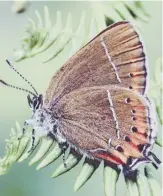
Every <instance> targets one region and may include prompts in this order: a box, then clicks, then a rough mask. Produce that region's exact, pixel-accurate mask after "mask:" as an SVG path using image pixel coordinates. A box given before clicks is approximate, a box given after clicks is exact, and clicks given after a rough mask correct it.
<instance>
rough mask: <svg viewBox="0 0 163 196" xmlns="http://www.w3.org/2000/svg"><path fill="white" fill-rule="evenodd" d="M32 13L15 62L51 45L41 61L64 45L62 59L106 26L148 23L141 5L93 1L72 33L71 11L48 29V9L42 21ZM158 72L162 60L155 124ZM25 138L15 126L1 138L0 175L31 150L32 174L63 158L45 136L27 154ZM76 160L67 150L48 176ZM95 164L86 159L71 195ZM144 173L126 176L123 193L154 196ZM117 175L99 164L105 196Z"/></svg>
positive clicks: (148, 175)
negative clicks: (3, 145) (63, 161)
mask: <svg viewBox="0 0 163 196" xmlns="http://www.w3.org/2000/svg"><path fill="white" fill-rule="evenodd" d="M99 10H100V13H99ZM97 12H98V14H97ZM35 13H36V17H37V23H36V22H34V21H33V20H32V19H31V18H29V23H28V25H27V26H26V27H25V32H26V35H25V36H24V37H23V38H22V39H21V46H20V49H18V50H15V51H14V56H15V60H16V61H20V60H23V59H25V58H30V57H33V56H36V55H38V54H40V53H44V52H45V51H46V50H48V49H50V48H51V47H54V48H53V53H51V54H50V55H49V56H48V57H47V58H46V59H44V62H49V61H50V60H52V59H54V58H55V57H57V55H58V54H60V53H63V51H64V49H65V48H66V47H67V46H68V47H69V50H67V51H68V52H67V53H66V55H65V56H64V59H65V61H66V60H67V59H68V58H69V57H70V56H72V55H73V54H74V53H75V52H76V51H77V50H79V49H80V48H81V47H82V46H84V45H85V44H86V43H87V42H88V41H90V40H91V39H92V38H93V37H94V36H95V35H96V34H98V33H99V32H100V31H101V30H102V29H104V28H105V27H106V26H108V25H110V24H112V23H114V22H117V21H119V20H130V21H131V22H132V23H134V24H136V26H138V27H139V28H140V29H141V26H142V24H144V23H142V21H143V22H144V21H145V22H147V21H148V19H149V15H148V14H147V13H146V11H145V9H144V7H143V5H142V3H141V2H140V1H133V2H126V1H121V2H116V1H114V2H100V3H99V4H97V5H94V4H93V3H92V18H91V19H90V20H89V22H88V21H87V14H86V13H85V12H83V13H82V14H81V18H80V22H79V25H78V27H77V28H76V30H74V29H73V26H72V23H73V21H72V15H71V13H69V14H68V16H67V21H66V24H64V25H63V21H62V13H61V12H60V11H58V12H57V13H56V21H55V25H52V21H51V19H50V16H49V11H48V8H47V7H44V20H43V19H42V17H41V15H40V14H39V12H38V11H36V12H35ZM161 74H162V70H161V61H160V60H158V62H157V63H156V66H155V70H154V74H153V76H152V77H151V84H150V89H149V92H148V95H149V96H150V97H151V98H152V99H153V101H154V103H155V105H156V109H157V113H158V117H159V120H160V123H162V122H163V119H162V113H161V106H162V100H161V93H162V83H161V76H162V75H161ZM30 134H31V130H28V131H27V133H26V135H25V136H24V137H23V138H21V140H18V137H19V136H20V135H21V128H20V125H19V124H18V123H16V128H14V129H13V128H12V130H11V135H10V137H11V138H10V139H9V140H6V154H5V156H4V157H3V158H2V159H1V160H0V174H1V175H2V174H6V173H7V172H8V170H9V168H10V167H11V166H12V164H14V163H15V162H22V161H24V160H26V159H27V158H29V157H30V156H31V155H33V154H34V152H36V153H35V155H34V157H32V158H31V160H30V163H29V165H33V164H35V163H38V162H39V161H40V160H41V163H39V165H38V166H37V170H40V169H42V168H45V167H47V166H48V165H49V164H51V163H53V162H54V161H55V160H56V159H58V158H59V157H60V156H61V155H62V150H61V149H60V147H59V146H58V144H57V143H56V142H54V141H53V140H52V139H47V138H45V137H42V138H39V137H37V139H36V142H35V147H34V150H33V151H29V150H30V148H31V143H32V140H31V136H30ZM161 141H162V139H161ZM156 143H157V144H158V145H159V146H161V145H162V142H160V141H158V140H157V141H156ZM81 159H82V156H81V155H80V154H78V153H76V152H74V151H73V149H70V151H69V155H68V157H67V160H66V165H67V167H66V168H65V167H64V164H61V165H60V166H59V167H58V168H57V169H56V171H55V172H54V173H53V175H52V177H53V178H55V177H57V176H59V175H62V174H64V173H65V172H67V171H69V170H71V169H72V168H73V167H75V166H76V165H77V164H78V163H79V162H80V161H81ZM99 164H100V163H99V162H94V163H93V162H92V161H91V160H88V159H85V161H84V164H83V167H82V169H81V172H80V174H79V176H78V178H77V181H76V183H75V186H74V190H75V191H77V190H79V189H80V188H81V187H82V186H83V185H84V184H85V183H86V181H87V180H88V179H89V178H90V177H91V176H92V175H93V173H94V172H95V170H96V169H97V168H98V166H99ZM145 171H146V172H145V174H144V173H143V174H141V173H140V172H139V173H138V176H137V179H136V182H132V181H131V180H130V179H127V178H126V185H127V189H128V195H131V196H140V195H141V194H144V193H145V194H146V193H149V195H151V196H155V194H154V193H155V192H157V191H158V192H159V191H160V187H159V185H158V183H157V181H156V180H154V178H153V176H152V175H151V170H150V168H147V167H146V170H145ZM118 177H119V171H116V170H114V169H112V168H110V167H109V166H107V165H104V187H105V188H104V189H105V195H106V196H115V194H116V183H117V180H118ZM152 182H154V183H155V184H156V187H157V190H156V188H155V187H152V188H151V186H152Z"/></svg>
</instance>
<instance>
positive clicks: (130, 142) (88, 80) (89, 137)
mask: <svg viewBox="0 0 163 196" xmlns="http://www.w3.org/2000/svg"><path fill="white" fill-rule="evenodd" d="M144 50H145V49H144V46H143V44H142V41H141V39H140V36H139V35H138V33H137V31H136V30H135V28H134V27H133V25H132V24H131V23H129V22H127V21H121V22H117V23H115V24H113V25H111V26H109V27H108V28H106V29H105V30H104V31H102V32H101V33H99V34H98V35H97V36H96V37H95V38H93V39H92V40H91V41H90V42H89V43H88V44H86V45H85V46H84V47H82V48H81V49H80V50H79V51H78V52H77V53H76V54H75V55H73V56H72V57H71V58H70V59H69V60H68V61H67V62H66V63H65V64H64V65H63V66H62V67H61V68H60V70H58V72H57V73H56V74H55V75H54V76H53V78H52V79H51V82H50V84H49V87H48V88H47V91H46V94H45V97H43V95H42V94H38V93H37V91H36V89H35V88H34V87H33V86H32V84H31V83H30V82H29V81H27V80H26V79H25V78H24V77H23V76H22V75H21V74H20V73H19V72H18V71H17V70H16V69H15V68H14V67H13V66H12V65H11V64H10V62H9V61H7V62H8V64H9V65H10V67H11V68H13V69H14V70H15V71H16V72H17V73H18V74H19V75H20V76H21V77H22V78H23V79H24V80H26V82H28V84H29V85H30V86H31V87H32V89H33V91H30V90H27V89H22V88H19V87H16V86H13V85H10V84H8V83H6V82H5V81H3V80H0V82H1V83H3V84H4V85H6V86H9V87H13V88H16V89H19V90H23V91H26V92H27V93H28V96H27V100H28V104H29V106H30V108H31V109H32V116H31V117H30V118H29V119H27V120H26V121H25V123H24V128H23V130H22V136H23V135H24V133H25V131H26V128H27V127H28V126H29V125H30V126H32V127H33V130H32V138H33V144H32V148H33V146H34V141H35V132H39V133H40V134H41V135H43V136H49V137H52V138H53V139H54V140H56V141H57V142H58V143H59V145H60V147H61V148H62V149H63V152H64V151H65V150H66V149H67V146H70V147H71V148H74V149H75V150H76V151H78V152H80V153H81V154H83V155H85V156H86V157H88V158H90V159H97V160H104V161H106V162H108V163H111V164H113V165H115V166H118V167H122V168H123V172H124V174H128V173H130V172H132V171H135V170H136V169H137V167H138V166H139V165H140V164H141V163H148V162H152V163H153V165H154V166H155V167H157V166H156V164H155V163H154V161H152V160H151V159H150V156H152V157H153V158H154V160H155V161H156V162H157V163H159V160H158V159H157V157H156V156H155V155H154V154H153V153H152V151H151V150H152V147H153V144H154V142H155V139H156V130H157V127H156V118H155V115H154V114H155V112H154V111H153V106H152V103H151V102H150V101H149V99H148V98H147V97H146V90H147V84H148V75H147V74H148V71H147V68H148V67H147V66H146V65H147V60H146V54H145V51H144Z"/></svg>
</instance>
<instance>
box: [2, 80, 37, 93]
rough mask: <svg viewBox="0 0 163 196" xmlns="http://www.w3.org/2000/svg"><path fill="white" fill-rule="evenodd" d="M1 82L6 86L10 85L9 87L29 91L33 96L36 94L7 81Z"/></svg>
mask: <svg viewBox="0 0 163 196" xmlns="http://www.w3.org/2000/svg"><path fill="white" fill-rule="evenodd" d="M0 83H2V84H3V85H5V86H8V87H10V88H15V89H17V90H20V91H24V92H27V93H29V94H31V95H33V96H36V95H35V94H34V93H33V92H31V91H29V90H27V89H24V88H20V87H18V86H13V85H11V84H8V83H6V82H5V81H3V80H0Z"/></svg>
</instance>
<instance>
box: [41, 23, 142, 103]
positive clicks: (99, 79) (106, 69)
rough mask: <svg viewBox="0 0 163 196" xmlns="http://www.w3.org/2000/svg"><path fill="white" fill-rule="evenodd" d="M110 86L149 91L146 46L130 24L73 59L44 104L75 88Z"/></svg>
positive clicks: (108, 33) (113, 30)
mask: <svg viewBox="0 0 163 196" xmlns="http://www.w3.org/2000/svg"><path fill="white" fill-rule="evenodd" d="M111 84H116V85H118V86H120V87H125V88H129V89H131V90H132V89H133V91H136V92H139V93H141V94H143V93H144V91H145V88H146V68H145V54H144V51H143V45H142V43H141V41H140V38H139V35H138V34H137V33H136V31H135V29H134V28H133V26H132V25H131V24H130V23H128V22H119V23H115V24H113V25H112V26H110V27H108V28H107V29H106V30H104V31H103V32H102V33H100V34H99V35H98V36H96V37H95V38H94V39H93V40H92V41H90V42H89V43H88V44H87V45H86V46H85V47H83V48H82V49H81V50H79V51H78V52H77V53H76V54H75V55H74V56H72V57H71V58H70V59H69V60H68V61H67V62H66V63H65V64H64V65H63V67H62V68H61V69H60V70H59V71H58V72H57V74H56V75H55V76H54V77H53V78H52V80H51V82H50V85H49V88H48V90H47V92H46V96H45V104H46V105H48V104H53V103H54V102H55V101H54V100H56V99H57V98H58V99H59V98H61V97H63V96H64V95H65V94H68V93H70V92H72V91H74V90H75V89H79V88H83V87H92V86H102V85H111Z"/></svg>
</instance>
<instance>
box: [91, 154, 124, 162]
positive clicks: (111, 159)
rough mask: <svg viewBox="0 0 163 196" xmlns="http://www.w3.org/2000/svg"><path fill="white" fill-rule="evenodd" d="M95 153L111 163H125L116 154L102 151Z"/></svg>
mask: <svg viewBox="0 0 163 196" xmlns="http://www.w3.org/2000/svg"><path fill="white" fill-rule="evenodd" d="M93 155H94V156H95V157H97V158H101V159H103V160H106V161H109V162H111V163H115V164H116V165H123V164H124V162H123V161H122V160H121V159H119V158H118V157H116V156H113V155H111V154H108V153H105V152H100V153H93Z"/></svg>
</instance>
